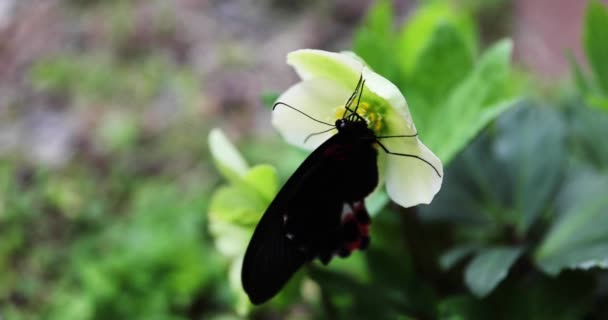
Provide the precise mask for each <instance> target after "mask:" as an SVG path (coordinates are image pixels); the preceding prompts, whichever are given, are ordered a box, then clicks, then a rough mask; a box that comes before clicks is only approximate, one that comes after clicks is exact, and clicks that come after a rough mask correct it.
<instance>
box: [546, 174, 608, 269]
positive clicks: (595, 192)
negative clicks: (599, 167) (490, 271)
mask: <svg viewBox="0 0 608 320" xmlns="http://www.w3.org/2000/svg"><path fill="white" fill-rule="evenodd" d="M606 190H608V175H607V174H599V173H597V172H595V171H588V170H585V171H581V172H579V171H573V172H572V173H571V175H570V178H569V179H568V180H567V183H566V185H565V187H564V188H563V190H562V192H561V193H560V196H559V197H558V199H559V202H558V204H557V208H558V212H559V213H560V215H559V217H558V219H557V221H556V222H555V223H554V224H553V226H552V227H551V230H550V232H549V233H548V235H547V236H546V237H545V239H544V240H543V242H542V244H541V246H540V247H539V248H538V250H536V252H535V255H534V257H535V261H536V263H537V265H538V266H539V267H540V268H541V269H543V270H544V271H545V272H547V273H549V274H552V275H555V274H557V273H558V272H559V271H561V270H563V269H566V268H581V269H588V268H591V267H601V268H608V232H606V226H607V225H608V197H606Z"/></svg>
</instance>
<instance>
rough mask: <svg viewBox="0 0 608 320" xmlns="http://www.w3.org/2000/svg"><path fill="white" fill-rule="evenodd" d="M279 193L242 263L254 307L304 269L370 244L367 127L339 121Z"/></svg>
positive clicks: (372, 174) (370, 136)
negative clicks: (313, 263) (367, 200)
mask: <svg viewBox="0 0 608 320" xmlns="http://www.w3.org/2000/svg"><path fill="white" fill-rule="evenodd" d="M336 129H337V130H338V132H337V133H336V134H335V135H333V136H332V137H331V138H329V139H328V140H327V141H325V142H324V143H323V144H322V145H321V146H319V147H318V148H317V149H316V150H315V151H313V153H311V154H310V155H309V156H308V158H306V160H305V161H304V162H303V163H302V164H301V165H300V167H299V168H298V169H297V170H296V171H295V172H294V174H293V175H292V176H291V177H290V178H289V179H288V181H287V182H286V183H285V185H284V186H283V187H282V188H281V190H280V191H279V193H278V194H277V196H276V197H275V199H274V200H273V201H272V203H271V204H270V206H269V207H268V209H267V210H266V212H265V213H264V215H263V216H262V219H261V220H260V222H259V223H258V225H257V227H256V229H255V231H254V234H253V236H252V238H251V241H250V243H249V246H248V248H247V251H246V254H245V258H244V261H243V268H242V273H241V279H242V282H243V288H244V289H245V292H247V294H248V295H249V298H250V300H251V301H252V302H253V303H256V304H259V303H263V302H265V301H266V300H268V299H270V298H271V297H273V296H274V295H275V294H276V293H278V291H279V290H280V289H281V288H282V287H283V285H284V284H285V283H286V282H287V281H288V280H289V278H290V277H291V276H292V275H293V273H295V272H296V271H297V270H298V269H299V268H300V267H301V266H302V265H303V264H305V263H307V262H309V261H312V260H314V259H316V258H318V259H319V260H321V261H322V262H323V263H325V264H327V263H329V261H330V260H331V259H332V258H333V257H334V256H336V255H339V256H348V255H349V254H350V253H351V252H352V251H353V250H356V249H364V248H365V247H366V246H367V244H368V243H369V230H368V228H369V223H370V219H369V215H368V214H367V211H366V209H365V206H364V202H363V200H364V198H365V197H366V196H368V195H369V194H370V193H371V192H372V191H373V190H374V189H375V188H376V186H377V184H378V168H377V164H376V163H377V156H378V153H377V150H376V147H375V146H374V142H375V141H376V137H375V135H374V133H373V131H371V130H370V129H369V128H368V127H367V123H366V122H365V121H364V120H362V119H360V120H354V119H351V120H348V119H346V118H344V119H339V120H337V121H336Z"/></svg>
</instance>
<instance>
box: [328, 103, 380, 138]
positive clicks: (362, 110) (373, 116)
mask: <svg viewBox="0 0 608 320" xmlns="http://www.w3.org/2000/svg"><path fill="white" fill-rule="evenodd" d="M353 108H355V107H354V106H353V107H351V110H352V109H353ZM345 109H346V108H345V107H344V106H339V107H337V108H336V111H335V115H336V119H342V116H343V115H344V110H345ZM378 111H379V110H378V108H375V107H374V106H372V105H371V104H370V103H368V102H364V101H361V102H360V103H359V107H358V108H357V113H358V114H359V115H360V116H361V117H362V118H363V119H365V121H367V127H368V128H370V129H371V130H372V131H373V132H374V133H375V134H376V135H381V133H382V130H383V129H384V128H385V124H384V117H383V115H382V113H380V112H378Z"/></svg>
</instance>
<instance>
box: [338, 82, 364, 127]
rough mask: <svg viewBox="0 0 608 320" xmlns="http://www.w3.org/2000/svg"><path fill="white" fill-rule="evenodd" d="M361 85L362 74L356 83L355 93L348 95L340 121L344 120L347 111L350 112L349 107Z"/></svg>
mask: <svg viewBox="0 0 608 320" xmlns="http://www.w3.org/2000/svg"><path fill="white" fill-rule="evenodd" d="M362 83H363V73H362V74H361V75H360V76H359V81H357V86H356V87H355V91H354V92H353V94H351V95H350V97H349V98H348V100H346V104H345V105H344V114H342V119H344V118H345V117H346V112H347V111H351V110H350V105H351V104H352V103H353V101H354V99H355V97H357V93H359V88H360V87H361V84H362ZM351 112H352V111H351Z"/></svg>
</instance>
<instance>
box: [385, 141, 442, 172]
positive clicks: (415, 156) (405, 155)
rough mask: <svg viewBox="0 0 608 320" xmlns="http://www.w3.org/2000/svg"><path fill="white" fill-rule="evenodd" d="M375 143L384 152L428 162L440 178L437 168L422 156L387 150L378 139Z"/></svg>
mask: <svg viewBox="0 0 608 320" xmlns="http://www.w3.org/2000/svg"><path fill="white" fill-rule="evenodd" d="M376 143H377V144H378V145H379V146H380V147H381V148H382V149H383V150H384V152H386V153H388V154H392V155H396V156H402V157H410V158H415V159H418V160H420V161H422V162H424V163H426V164H428V165H429V166H431V168H433V170H435V173H436V174H437V176H439V178H441V174H440V173H439V170H437V168H435V166H434V165H433V164H432V163H430V162H428V161H427V160H425V159H424V158H422V157H419V156H417V155H414V154H407V153H397V152H392V151H390V150H388V149H387V148H386V147H385V146H384V145H383V144H382V143H380V141H378V140H376Z"/></svg>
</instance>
